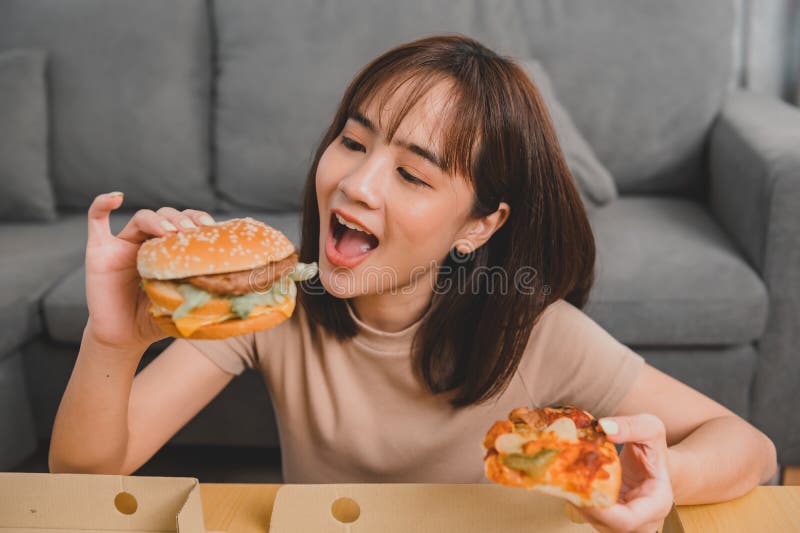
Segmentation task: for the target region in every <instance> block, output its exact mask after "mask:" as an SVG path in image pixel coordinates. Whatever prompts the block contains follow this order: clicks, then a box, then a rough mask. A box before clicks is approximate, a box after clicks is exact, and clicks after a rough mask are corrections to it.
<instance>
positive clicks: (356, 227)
mask: <svg viewBox="0 0 800 533" xmlns="http://www.w3.org/2000/svg"><path fill="white" fill-rule="evenodd" d="M336 220H338V221H339V224H341V225H343V226H347V227H348V228H350V229H354V230H357V231H363V232H364V233H369V232H368V231H367V230H365V229H364V228H362V227H361V226H359V225H358V224H356V223H355V222H349V221H347V220H345V219H343V218H342V216H341V215H340V214H338V213H337V214H336ZM370 235H372V234H371V233H370Z"/></svg>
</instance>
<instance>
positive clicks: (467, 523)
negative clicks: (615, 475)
mask: <svg viewBox="0 0 800 533" xmlns="http://www.w3.org/2000/svg"><path fill="white" fill-rule="evenodd" d="M579 521H580V516H575V515H573V514H572V512H571V509H570V508H569V507H568V506H567V504H566V502H565V501H564V500H563V499H560V498H556V497H554V496H548V495H545V494H541V493H538V492H532V491H527V490H522V489H518V488H512V487H503V486H500V485H489V484H463V485H462V484H458V485H450V484H374V485H369V484H333V485H285V486H283V487H281V488H280V489H279V490H278V494H277V496H276V497H275V504H274V506H273V510H272V518H271V521H270V529H269V531H270V533H295V532H297V531H308V532H315V533H318V532H322V533H327V532H331V533H339V532H348V533H366V532H370V533H371V532H382V533H406V532H408V531H415V532H419V533H446V532H459V533H473V532H475V533H477V532H481V533H485V532H487V531H546V532H586V531H596V530H595V529H594V528H593V527H592V526H590V525H589V524H587V523H580V522H579ZM661 531H662V532H664V533H673V532H683V527H682V525H681V522H680V519H679V518H678V515H677V512H676V510H675V507H674V506H673V508H672V511H671V512H670V515H669V516H668V517H667V519H666V520H665V522H664V526H663V528H662V529H661Z"/></svg>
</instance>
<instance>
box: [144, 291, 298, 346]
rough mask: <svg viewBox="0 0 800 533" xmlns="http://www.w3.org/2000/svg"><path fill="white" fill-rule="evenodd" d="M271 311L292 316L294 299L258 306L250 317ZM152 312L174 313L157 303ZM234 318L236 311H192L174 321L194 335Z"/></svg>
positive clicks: (187, 333) (152, 305)
mask: <svg viewBox="0 0 800 533" xmlns="http://www.w3.org/2000/svg"><path fill="white" fill-rule="evenodd" d="M270 311H277V312H279V313H281V314H282V315H283V316H285V317H286V318H289V317H290V316H292V312H293V311H294V301H292V300H290V299H289V298H287V299H286V301H285V302H284V303H283V304H279V305H274V306H267V305H259V306H256V307H254V308H253V310H252V311H250V314H249V315H248V318H253V317H256V316H259V315H263V314H266V313H268V312H270ZM150 312H151V313H152V314H153V316H165V315H166V316H171V315H172V312H171V311H170V310H169V309H165V308H163V307H161V306H158V305H155V304H151V306H150ZM234 318H238V316H237V315H236V313H227V314H224V315H197V314H193V313H191V312H190V313H189V314H188V315H186V316H184V317H183V318H179V319H178V320H174V321H173V322H174V323H175V327H176V328H177V329H178V331H180V332H181V335H183V336H185V337H189V336H191V335H192V333H194V332H195V331H197V330H198V329H200V328H201V327H203V326H208V325H210V324H216V323H217V322H224V321H225V320H230V319H234Z"/></svg>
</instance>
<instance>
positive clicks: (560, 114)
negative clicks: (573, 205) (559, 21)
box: [520, 59, 617, 205]
mask: <svg viewBox="0 0 800 533" xmlns="http://www.w3.org/2000/svg"><path fill="white" fill-rule="evenodd" d="M520 66H521V67H522V68H523V69H524V70H525V73H526V74H527V75H528V76H529V77H530V78H531V79H532V80H533V82H534V83H535V84H536V87H537V89H538V90H539V94H540V95H541V96H542V99H543V100H544V103H545V105H546V106H547V110H548V112H549V113H550V118H551V119H552V121H553V128H555V130H556V135H557V136H558V142H559V144H560V145H561V150H562V152H564V159H566V161H567V165H568V166H569V170H570V172H571V173H572V175H573V176H574V177H575V181H576V183H577V185H578V188H579V189H580V191H581V197H582V198H584V203H585V199H587V198H588V199H589V200H590V201H591V202H592V203H593V204H595V205H604V204H607V203H608V202H610V201H611V200H613V199H614V198H616V197H617V186H616V184H615V183H614V178H613V177H612V176H611V174H610V173H609V172H608V169H606V167H604V166H603V163H601V162H600V161H598V160H597V156H596V155H595V154H594V151H593V150H592V147H591V146H589V143H588V142H586V139H584V138H583V135H581V132H580V131H578V128H577V127H575V123H574V122H572V119H571V118H570V116H569V112H568V111H567V110H566V109H564V106H563V105H561V102H559V101H558V98H557V97H556V92H555V89H553V82H552V81H551V80H550V76H549V75H548V74H547V71H546V70H545V69H544V67H543V66H542V64H541V63H539V62H538V61H536V60H533V59H527V60H524V61H520Z"/></svg>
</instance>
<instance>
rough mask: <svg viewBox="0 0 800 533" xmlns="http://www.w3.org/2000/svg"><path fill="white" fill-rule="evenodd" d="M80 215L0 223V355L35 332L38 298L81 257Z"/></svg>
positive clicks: (83, 232) (83, 224) (38, 325)
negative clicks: (43, 220) (47, 220)
mask: <svg viewBox="0 0 800 533" xmlns="http://www.w3.org/2000/svg"><path fill="white" fill-rule="evenodd" d="M85 246H86V215H84V214H80V215H79V214H73V215H67V216H61V217H59V219H58V220H56V221H55V222H4V223H3V224H0V324H2V325H3V326H2V328H0V359H2V358H3V357H5V356H7V355H8V354H9V353H10V352H11V350H13V349H14V348H16V347H18V346H20V345H22V344H23V343H24V342H25V341H27V340H28V339H30V338H32V337H33V336H35V335H36V334H38V333H39V332H40V331H41V321H40V316H39V303H40V300H41V298H42V296H43V295H44V294H45V293H46V292H47V291H48V290H49V288H50V287H52V286H53V285H55V284H57V283H58V282H59V281H60V280H61V278H62V277H63V276H64V275H65V274H66V273H68V272H70V271H72V270H74V269H75V268H76V267H77V266H78V265H80V264H81V262H82V261H83V255H84V248H85Z"/></svg>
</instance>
